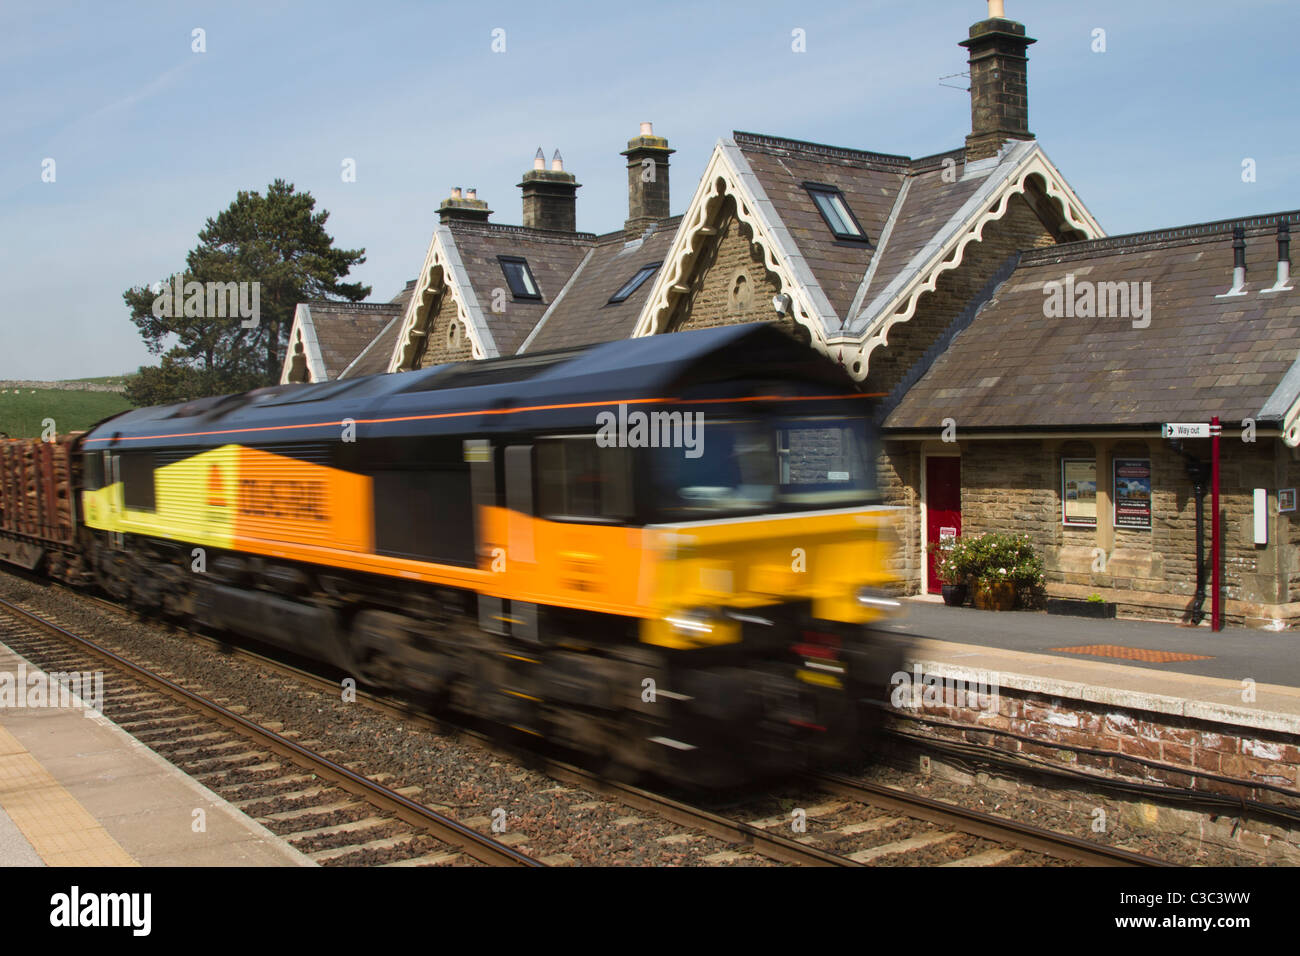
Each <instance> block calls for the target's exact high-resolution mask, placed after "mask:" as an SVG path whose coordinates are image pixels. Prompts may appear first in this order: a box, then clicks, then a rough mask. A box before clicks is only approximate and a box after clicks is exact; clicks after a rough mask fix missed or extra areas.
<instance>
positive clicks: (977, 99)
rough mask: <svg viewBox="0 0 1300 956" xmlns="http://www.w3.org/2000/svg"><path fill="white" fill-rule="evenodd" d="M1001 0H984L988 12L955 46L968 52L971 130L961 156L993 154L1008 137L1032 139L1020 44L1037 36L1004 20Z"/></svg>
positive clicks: (1026, 44) (971, 159) (1026, 60)
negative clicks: (963, 153)
mask: <svg viewBox="0 0 1300 956" xmlns="http://www.w3.org/2000/svg"><path fill="white" fill-rule="evenodd" d="M1004 13H1005V11H1004V9H1003V4H1002V0H989V16H988V19H987V20H981V21H980V22H979V23H976V24H973V25H972V26H971V28H970V37H969V39H966V40H962V41H961V44H960V45H961V46H964V47H966V49H967V50H968V51H969V52H970V119H971V132H970V135H969V136H967V137H966V161H967V162H974V161H975V160H979V159H987V158H989V157H990V156H996V155H997V154H998V151H999V150H1000V149H1001V148H1002V144H1003V143H1005V142H1006V141H1007V140H1009V139H1033V138H1034V134H1033V133H1031V132H1029V82H1028V63H1029V58H1028V57H1027V56H1025V50H1026V49H1028V47H1029V44H1031V43H1036V42H1037V41H1036V40H1034V39H1032V38H1030V37H1027V36H1025V26H1024V24H1023V23H1016V22H1015V21H1014V20H1008V19H1007V18H1006V17H1005V15H1004Z"/></svg>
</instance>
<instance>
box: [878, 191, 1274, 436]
mask: <svg viewBox="0 0 1300 956" xmlns="http://www.w3.org/2000/svg"><path fill="white" fill-rule="evenodd" d="M1281 218H1285V219H1286V220H1287V221H1288V222H1291V223H1292V224H1293V226H1292V228H1295V226H1294V224H1295V223H1298V222H1300V213H1296V212H1292V213H1279V214H1276V215H1273V216H1265V217H1257V218H1254V219H1249V220H1230V221H1223V222H1217V223H1206V224H1203V225H1197V226H1188V227H1183V228H1179V229H1172V230H1163V231H1158V232H1148V233H1137V234H1134V235H1129V236H1117V237H1110V238H1106V239H1097V240H1091V241H1085V242H1072V243H1064V244H1061V245H1057V246H1053V247H1049V248H1046V249H1041V250H1034V251H1031V252H1027V253H1025V254H1024V255H1023V256H1022V258H1021V259H1020V262H1019V265H1018V266H1017V268H1016V269H1015V271H1014V272H1012V273H1011V276H1010V278H1008V279H1007V280H1006V281H1005V282H1004V283H1003V284H1002V285H1001V286H1000V287H999V288H998V289H997V291H996V292H995V294H994V298H993V300H992V301H990V302H989V303H988V305H987V306H986V307H985V308H984V309H983V310H982V311H981V312H980V313H979V314H978V315H977V316H976V317H975V319H974V320H973V322H972V323H971V324H970V326H969V327H968V328H966V329H965V331H962V332H961V333H959V334H958V335H957V337H956V338H955V339H954V341H953V342H952V344H951V345H950V346H949V347H948V349H947V350H946V351H945V352H943V353H942V354H941V355H939V356H938V357H937V358H936V359H935V360H934V362H933V365H931V367H930V368H929V370H928V371H927V372H926V373H925V374H924V375H923V376H922V377H921V378H920V379H919V381H917V383H916V384H915V385H913V386H912V387H911V388H910V389H909V390H908V391H907V393H906V395H904V396H903V397H902V399H901V401H900V402H899V404H898V405H897V407H896V408H894V410H893V411H892V412H890V413H889V414H888V416H887V417H886V418H885V422H884V425H885V427H886V428H887V429H893V430H907V429H938V428H940V427H942V421H943V419H944V418H953V419H955V420H956V422H957V427H958V429H959V430H970V429H981V428H983V429H1026V428H1028V429H1032V428H1046V427H1050V426H1058V427H1059V426H1067V427H1068V426H1104V425H1111V426H1137V425H1143V426H1145V425H1156V424H1159V423H1161V422H1168V421H1191V422H1195V421H1209V420H1210V417H1211V416H1213V415H1219V416H1220V418H1221V419H1222V420H1223V421H1224V422H1227V423H1232V424H1238V423H1240V421H1241V419H1243V418H1255V419H1257V420H1259V421H1261V422H1265V421H1277V420H1279V419H1280V418H1281V417H1282V415H1283V414H1284V413H1285V411H1286V410H1287V409H1288V408H1289V407H1290V406H1291V404H1292V403H1294V402H1295V400H1296V399H1297V397H1300V283H1296V282H1293V284H1294V285H1296V286H1297V288H1296V289H1295V290H1293V291H1290V292H1281V293H1273V294H1267V293H1265V294H1261V292H1260V290H1261V289H1265V288H1268V287H1271V286H1272V285H1273V283H1274V280H1275V278H1276V273H1277V262H1276V260H1277V244H1276V228H1277V222H1278V220H1279V219H1281ZM1234 226H1242V227H1244V228H1245V229H1246V261H1247V281H1246V290H1247V294H1246V295H1241V296H1234V297H1231V298H1217V296H1219V295H1220V294H1222V293H1225V292H1227V291H1228V288H1229V287H1230V286H1231V285H1232V264H1233V250H1232V229H1233V227H1234ZM1067 274H1072V275H1073V276H1074V283H1075V290H1076V291H1075V296H1076V298H1077V297H1078V295H1080V294H1081V293H1082V291H1083V286H1082V285H1081V283H1083V282H1091V283H1096V284H1100V283H1103V282H1108V283H1113V282H1125V283H1135V282H1136V283H1150V286H1149V289H1150V299H1149V302H1150V306H1151V309H1150V313H1149V320H1150V324H1149V326H1148V327H1145V328H1140V327H1134V324H1133V323H1134V318H1131V317H1130V318H1125V317H1118V318H1115V317H1105V318H1102V317H1093V318H1080V317H1070V316H1067V315H1062V316H1060V317H1049V316H1047V315H1046V314H1045V301H1046V300H1047V298H1048V296H1047V295H1046V294H1045V291H1044V289H1045V287H1046V283H1048V282H1060V283H1062V284H1064V282H1065V280H1066V276H1067ZM1046 288H1049V289H1050V288H1051V287H1046ZM1131 288H1132V287H1131V286H1130V289H1131ZM1140 288H1145V287H1144V286H1140ZM1062 297H1064V293H1062ZM1144 300H1145V296H1144ZM1137 321H1138V322H1139V323H1140V322H1141V321H1142V319H1140V318H1138V319H1137ZM1288 373H1290V374H1288Z"/></svg>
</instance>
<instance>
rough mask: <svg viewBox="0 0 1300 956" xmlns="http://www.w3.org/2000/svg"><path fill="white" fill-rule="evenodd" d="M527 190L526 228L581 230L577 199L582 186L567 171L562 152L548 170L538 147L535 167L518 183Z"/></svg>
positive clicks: (555, 157)
mask: <svg viewBox="0 0 1300 956" xmlns="http://www.w3.org/2000/svg"><path fill="white" fill-rule="evenodd" d="M519 186H520V188H521V189H523V191H524V225H525V226H527V227H528V228H529V229H554V230H556V231H559V232H577V231H578V211H577V205H578V202H577V197H578V189H579V187H580V186H581V184H580V183H579V182H578V181H577V179H576V178H575V177H574V175H573V173H566V172H565V171H564V160H563V159H562V158H561V157H560V151H559V150H558V149H557V150H556V151H555V156H554V157H553V158H552V159H551V168H550V169H547V168H546V154H544V153H543V152H542V148H541V147H540V146H539V147H537V154H536V155H535V156H534V157H533V168H532V169H530V170H528V172H526V173H524V179H523V182H521V183H520V184H519Z"/></svg>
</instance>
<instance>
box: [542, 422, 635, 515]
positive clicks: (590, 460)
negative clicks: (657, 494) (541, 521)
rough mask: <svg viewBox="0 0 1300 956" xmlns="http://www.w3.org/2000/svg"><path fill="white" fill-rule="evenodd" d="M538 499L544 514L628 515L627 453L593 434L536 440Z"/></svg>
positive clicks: (630, 486)
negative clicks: (598, 441)
mask: <svg viewBox="0 0 1300 956" xmlns="http://www.w3.org/2000/svg"><path fill="white" fill-rule="evenodd" d="M537 503H538V508H537V511H538V513H539V514H540V515H541V516H542V517H544V518H558V519H561V520H570V521H608V522H614V521H626V520H627V519H628V518H630V517H631V515H632V470H631V458H630V456H629V454H628V450H627V449H626V448H601V447H600V446H598V445H597V444H596V440H595V436H592V435H586V436H582V437H574V438H545V439H539V440H538V442H537Z"/></svg>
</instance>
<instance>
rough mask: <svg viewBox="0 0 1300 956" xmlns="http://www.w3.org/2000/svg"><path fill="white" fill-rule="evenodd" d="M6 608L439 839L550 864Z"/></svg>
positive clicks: (3, 606) (477, 854)
mask: <svg viewBox="0 0 1300 956" xmlns="http://www.w3.org/2000/svg"><path fill="white" fill-rule="evenodd" d="M0 611H3V612H4V613H6V614H8V615H10V616H11V617H14V618H16V619H18V620H19V621H22V622H26V623H28V624H30V625H32V626H35V627H37V628H39V629H41V630H43V631H46V632H47V633H50V634H53V635H55V636H57V637H60V638H62V639H63V640H65V641H69V642H71V643H73V644H74V645H76V646H77V647H78V648H80V649H81V650H84V651H87V652H89V653H91V654H93V655H94V656H96V657H99V658H102V659H103V660H105V661H107V662H109V663H110V664H112V665H113V666H114V667H116V668H118V669H120V670H123V671H126V672H127V673H128V674H130V675H131V676H132V677H134V678H136V679H137V680H140V681H142V682H143V683H145V684H147V685H149V686H151V687H153V688H156V689H157V690H159V691H161V692H162V693H164V694H166V695H167V696H169V697H171V698H173V699H174V700H178V701H180V702H181V703H183V704H185V705H186V706H188V707H191V708H193V709H195V710H198V711H200V712H202V713H203V714H205V715H206V716H208V717H209V718H211V719H213V720H215V721H216V722H217V723H219V724H221V725H223V726H225V727H228V728H230V729H232V730H235V731H237V732H239V733H241V734H243V735H244V736H247V737H251V738H253V739H254V740H255V741H256V742H257V743H259V744H260V745H261V746H263V747H265V748H266V749H268V750H270V751H271V752H273V753H275V754H278V755H279V756H281V757H284V758H286V759H288V760H290V761H292V762H294V763H297V764H299V765H300V766H302V767H303V768H304V769H306V770H310V771H312V772H313V773H316V774H317V775H318V776H321V777H323V778H325V779H326V780H328V781H330V782H331V783H332V784H334V785H335V786H337V787H339V788H341V789H343V790H346V791H348V792H349V793H353V794H356V795H357V796H359V797H362V798H363V799H365V800H366V801H367V802H369V803H371V804H373V805H374V806H376V807H378V808H380V809H382V810H386V811H388V812H390V813H392V814H393V815H394V816H396V817H397V818H398V819H400V820H402V821H404V822H405V823H408V824H410V825H412V826H415V827H418V828H420V829H423V830H426V831H428V832H429V833H430V835H432V836H434V837H435V838H437V839H439V840H441V841H443V842H445V843H447V844H449V845H451V846H454V847H456V848H458V849H459V850H460V851H462V852H463V853H465V854H466V855H467V856H470V857H472V858H473V859H475V860H478V861H479V862H480V863H487V864H489V865H493V866H533V867H539V866H545V865H546V864H544V863H542V862H540V861H538V860H535V859H533V858H532V857H530V856H528V855H526V854H523V853H520V852H518V851H517V850H514V849H512V848H511V847H508V846H506V845H505V844H504V843H498V842H497V841H496V840H493V839H491V838H490V837H487V836H484V835H483V834H481V833H479V832H478V831H476V830H473V829H471V828H470V827H467V826H465V825H464V824H461V823H458V822H457V821H455V820H453V819H452V818H451V817H448V816H444V815H443V814H441V813H438V812H437V811H435V810H432V809H430V808H428V807H425V806H422V805H421V804H419V803H416V802H415V801H414V800H411V799H409V798H407V797H405V796H403V795H402V794H400V793H398V792H396V791H395V790H390V789H389V788H387V787H385V786H384V785H383V784H381V783H377V782H375V781H374V780H370V779H369V778H367V777H365V776H363V775H361V774H359V773H356V772H355V771H353V770H350V769H348V768H347V767H344V766H343V765H341V764H338V763H335V762H334V761H332V760H330V759H329V758H328V757H325V756H322V755H321V754H318V753H315V752H314V751H312V750H309V749H308V748H306V747H304V746H302V745H301V744H298V743H295V742H294V741H292V740H289V739H287V738H285V737H282V736H280V735H279V734H277V733H276V732H275V731H273V730H269V729H267V728H266V727H262V726H261V725H259V724H257V723H255V722H254V721H251V720H249V719H247V718H246V717H243V716H241V715H239V714H236V713H235V712H234V711H231V710H228V709H226V708H225V707H222V706H221V705H220V704H218V703H216V702H215V701H211V700H208V699H207V698H205V697H202V696H201V695H199V694H196V693H194V692H193V691H190V690H187V689H186V688H184V687H181V686H180V685H179V684H176V683H175V682H173V681H170V680H168V679H167V678H165V677H163V676H162V675H160V674H155V673H153V672H152V671H150V670H148V669H146V668H144V667H141V666H140V665H138V664H135V663H133V662H132V661H129V660H127V659H126V658H124V657H121V656H119V655H118V654H115V653H113V652H112V651H110V650H108V649H107V648H105V647H102V646H100V645H99V644H96V643H95V642H94V641H92V640H90V639H89V638H85V637H81V636H80V635H78V634H74V633H72V632H71V631H69V630H67V629H66V628H63V627H61V626H59V625H58V624H55V623H54V622H52V621H47V620H46V619H45V618H43V617H41V616H40V615H38V614H35V613H33V612H31V611H28V610H26V609H25V608H21V607H19V606H17V605H16V604H12V603H10V602H9V601H6V600H4V599H3V598H0Z"/></svg>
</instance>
